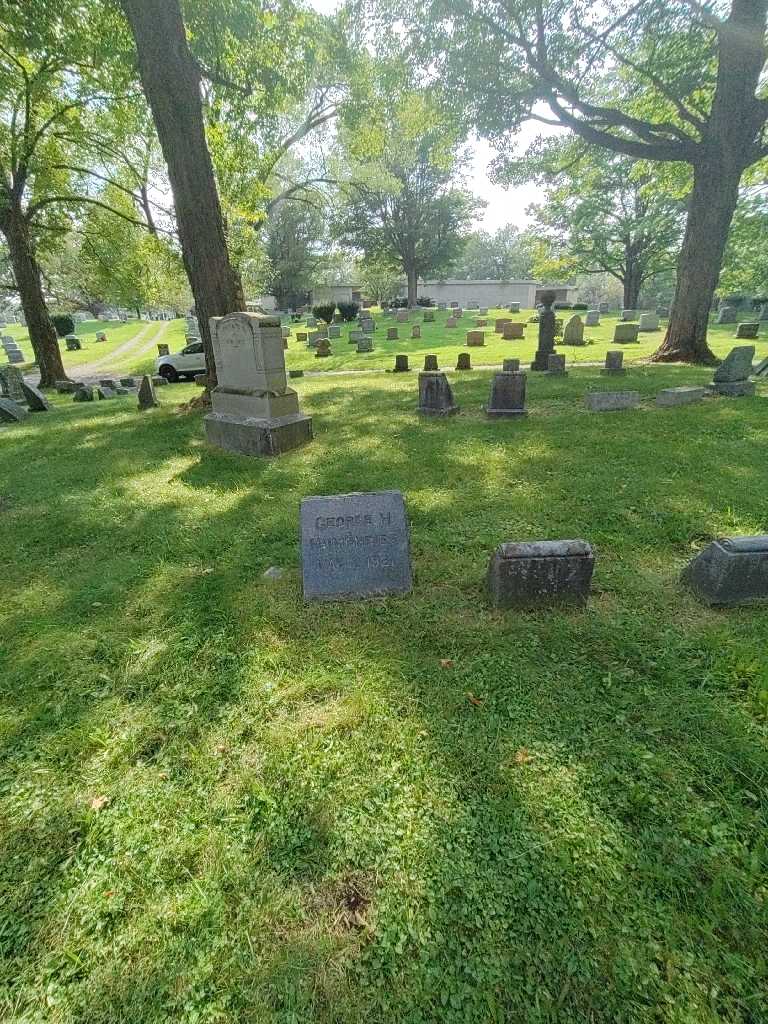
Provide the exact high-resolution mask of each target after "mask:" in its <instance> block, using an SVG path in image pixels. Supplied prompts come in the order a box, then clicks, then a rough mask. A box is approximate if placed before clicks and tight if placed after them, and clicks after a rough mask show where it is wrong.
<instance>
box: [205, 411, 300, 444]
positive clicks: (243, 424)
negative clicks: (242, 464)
mask: <svg viewBox="0 0 768 1024" xmlns="http://www.w3.org/2000/svg"><path fill="white" fill-rule="evenodd" d="M203 422H204V423H205V435H206V437H207V438H208V441H209V442H210V443H211V444H215V445H217V447H219V448H223V449H224V450H225V451H228V452H236V453H238V454H239V455H282V454H283V453H284V452H289V451H291V449H292V448H299V447H300V446H301V445H303V444H306V443H307V442H308V441H311V440H312V437H313V434H312V417H311V416H305V415H304V414H303V413H292V414H291V415H290V416H279V417H276V418H275V419H253V418H248V417H244V416H233V415H231V414H227V413H220V412H211V413H209V414H208V415H207V416H205V417H204V419H203Z"/></svg>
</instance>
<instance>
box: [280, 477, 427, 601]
mask: <svg viewBox="0 0 768 1024" xmlns="http://www.w3.org/2000/svg"><path fill="white" fill-rule="evenodd" d="M300 521H301V571H302V582H303V587H304V600H305V601H349V600H355V599H358V598H369V597H381V596H384V595H385V594H406V593H408V592H409V591H410V590H411V587H412V576H411V558H410V537H409V528H408V519H407V516H406V513H405V502H404V500H403V495H402V494H401V493H400V491H377V492H374V493H369V494H337V495H333V496H329V497H320V496H318V497H312V498H305V499H304V500H303V501H302V503H301V512H300Z"/></svg>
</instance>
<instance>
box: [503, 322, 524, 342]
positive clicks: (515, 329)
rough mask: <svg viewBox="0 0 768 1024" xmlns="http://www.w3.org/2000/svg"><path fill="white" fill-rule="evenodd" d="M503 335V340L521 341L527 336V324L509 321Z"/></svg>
mask: <svg viewBox="0 0 768 1024" xmlns="http://www.w3.org/2000/svg"><path fill="white" fill-rule="evenodd" d="M501 337H502V340H503V341H519V340H520V339H521V338H524V337H525V324H521V323H517V322H515V321H513V320H510V321H508V323H506V324H505V325H504V329H503V331H502V335H501Z"/></svg>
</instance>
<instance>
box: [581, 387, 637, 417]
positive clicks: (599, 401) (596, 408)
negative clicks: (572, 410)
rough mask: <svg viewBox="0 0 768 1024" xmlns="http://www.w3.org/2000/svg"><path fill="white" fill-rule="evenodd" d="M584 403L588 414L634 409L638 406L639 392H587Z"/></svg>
mask: <svg viewBox="0 0 768 1024" xmlns="http://www.w3.org/2000/svg"><path fill="white" fill-rule="evenodd" d="M584 402H585V404H586V406H587V408H588V409H589V411H590V412H613V411H614V410H616V409H634V407H635V406H636V405H639V404H640V392H639V391H588V392H587V394H586V395H584Z"/></svg>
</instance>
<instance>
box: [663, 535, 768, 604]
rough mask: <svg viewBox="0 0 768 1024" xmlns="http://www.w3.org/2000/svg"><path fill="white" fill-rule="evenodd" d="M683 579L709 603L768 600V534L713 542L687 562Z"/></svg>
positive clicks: (744, 602) (747, 602)
mask: <svg viewBox="0 0 768 1024" xmlns="http://www.w3.org/2000/svg"><path fill="white" fill-rule="evenodd" d="M682 580H683V582H684V583H686V584H687V585H688V586H689V587H690V588H691V590H693V592H694V593H695V594H696V596H697V597H699V598H700V599H701V600H702V601H704V602H706V603H707V604H710V605H724V606H728V607H733V606H735V605H741V604H754V603H755V602H758V601H766V600H768V536H757V537H722V538H720V539H719V540H716V541H713V542H712V543H711V544H710V545H709V547H707V548H705V549H704V550H703V551H702V552H701V554H700V555H697V556H696V558H694V559H693V560H692V561H690V562H689V563H688V565H687V566H686V567H685V569H684V570H683V574H682Z"/></svg>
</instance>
